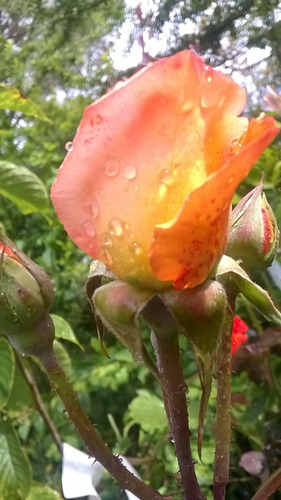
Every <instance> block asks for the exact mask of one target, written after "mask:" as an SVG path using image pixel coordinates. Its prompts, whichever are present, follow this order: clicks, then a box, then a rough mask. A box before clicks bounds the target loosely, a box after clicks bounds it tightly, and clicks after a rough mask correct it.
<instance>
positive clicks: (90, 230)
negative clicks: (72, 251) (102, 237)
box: [81, 220, 96, 238]
mask: <svg viewBox="0 0 281 500" xmlns="http://www.w3.org/2000/svg"><path fill="white" fill-rule="evenodd" d="M81 227H82V230H83V232H85V233H86V235H87V236H90V237H91V238H92V237H93V236H95V234H96V231H95V228H94V226H93V223H92V221H90V220H85V221H84V222H83V223H82V226H81Z"/></svg>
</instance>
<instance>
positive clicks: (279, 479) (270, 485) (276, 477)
mask: <svg viewBox="0 0 281 500" xmlns="http://www.w3.org/2000/svg"><path fill="white" fill-rule="evenodd" d="M278 488H281V467H279V469H277V471H275V472H274V474H272V475H271V476H270V477H269V478H268V479H267V481H265V482H264V483H263V484H262V485H261V486H260V488H259V489H258V491H257V492H256V493H255V495H254V496H253V498H252V500H267V499H269V498H271V496H272V495H273V494H274V493H275V492H276V491H277V490H278Z"/></svg>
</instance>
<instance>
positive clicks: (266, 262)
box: [225, 181, 279, 272]
mask: <svg viewBox="0 0 281 500" xmlns="http://www.w3.org/2000/svg"><path fill="white" fill-rule="evenodd" d="M262 189H263V184H262V181H261V182H260V183H259V185H258V186H257V187H256V188H255V189H253V190H252V191H251V192H250V193H248V194H247V195H246V196H245V197H244V198H243V199H242V200H241V201H240V202H239V203H238V205H237V206H236V208H235V209H234V210H233V213H232V227H231V230H230V234H229V239H228V245H227V249H226V252H225V253H226V254H227V255H229V256H230V257H232V258H233V259H234V260H236V261H238V262H239V263H240V264H241V266H242V267H243V268H245V269H246V270H247V271H249V272H251V271H258V270H261V269H265V268H266V267H268V266H270V264H271V262H272V261H273V259H274V257H275V255H276V250H277V245H278V239H279V231H278V227H277V223H276V219H275V217H274V213H273V211H272V209H271V207H270V205H269V204H268V202H267V199H266V197H265V195H264V194H263V193H262Z"/></svg>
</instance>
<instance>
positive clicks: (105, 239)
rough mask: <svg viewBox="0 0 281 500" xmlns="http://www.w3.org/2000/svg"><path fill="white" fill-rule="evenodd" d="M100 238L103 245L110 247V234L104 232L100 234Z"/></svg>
mask: <svg viewBox="0 0 281 500" xmlns="http://www.w3.org/2000/svg"><path fill="white" fill-rule="evenodd" d="M102 239H103V242H104V246H106V247H111V245H112V239H111V237H110V235H109V234H108V233H104V234H103V235H102Z"/></svg>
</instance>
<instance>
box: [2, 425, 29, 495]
mask: <svg viewBox="0 0 281 500" xmlns="http://www.w3.org/2000/svg"><path fill="white" fill-rule="evenodd" d="M0 477H1V481H0V498H1V499H3V500H10V499H11V498H14V499H15V500H25V498H26V497H27V494H28V492H29V488H30V484H31V469H30V465H29V462H28V460H27V458H26V455H25V453H24V452H23V450H22V448H21V446H20V441H19V439H18V436H17V434H16V433H15V431H14V429H13V427H12V425H11V423H10V422H9V421H4V420H2V422H0Z"/></svg>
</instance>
